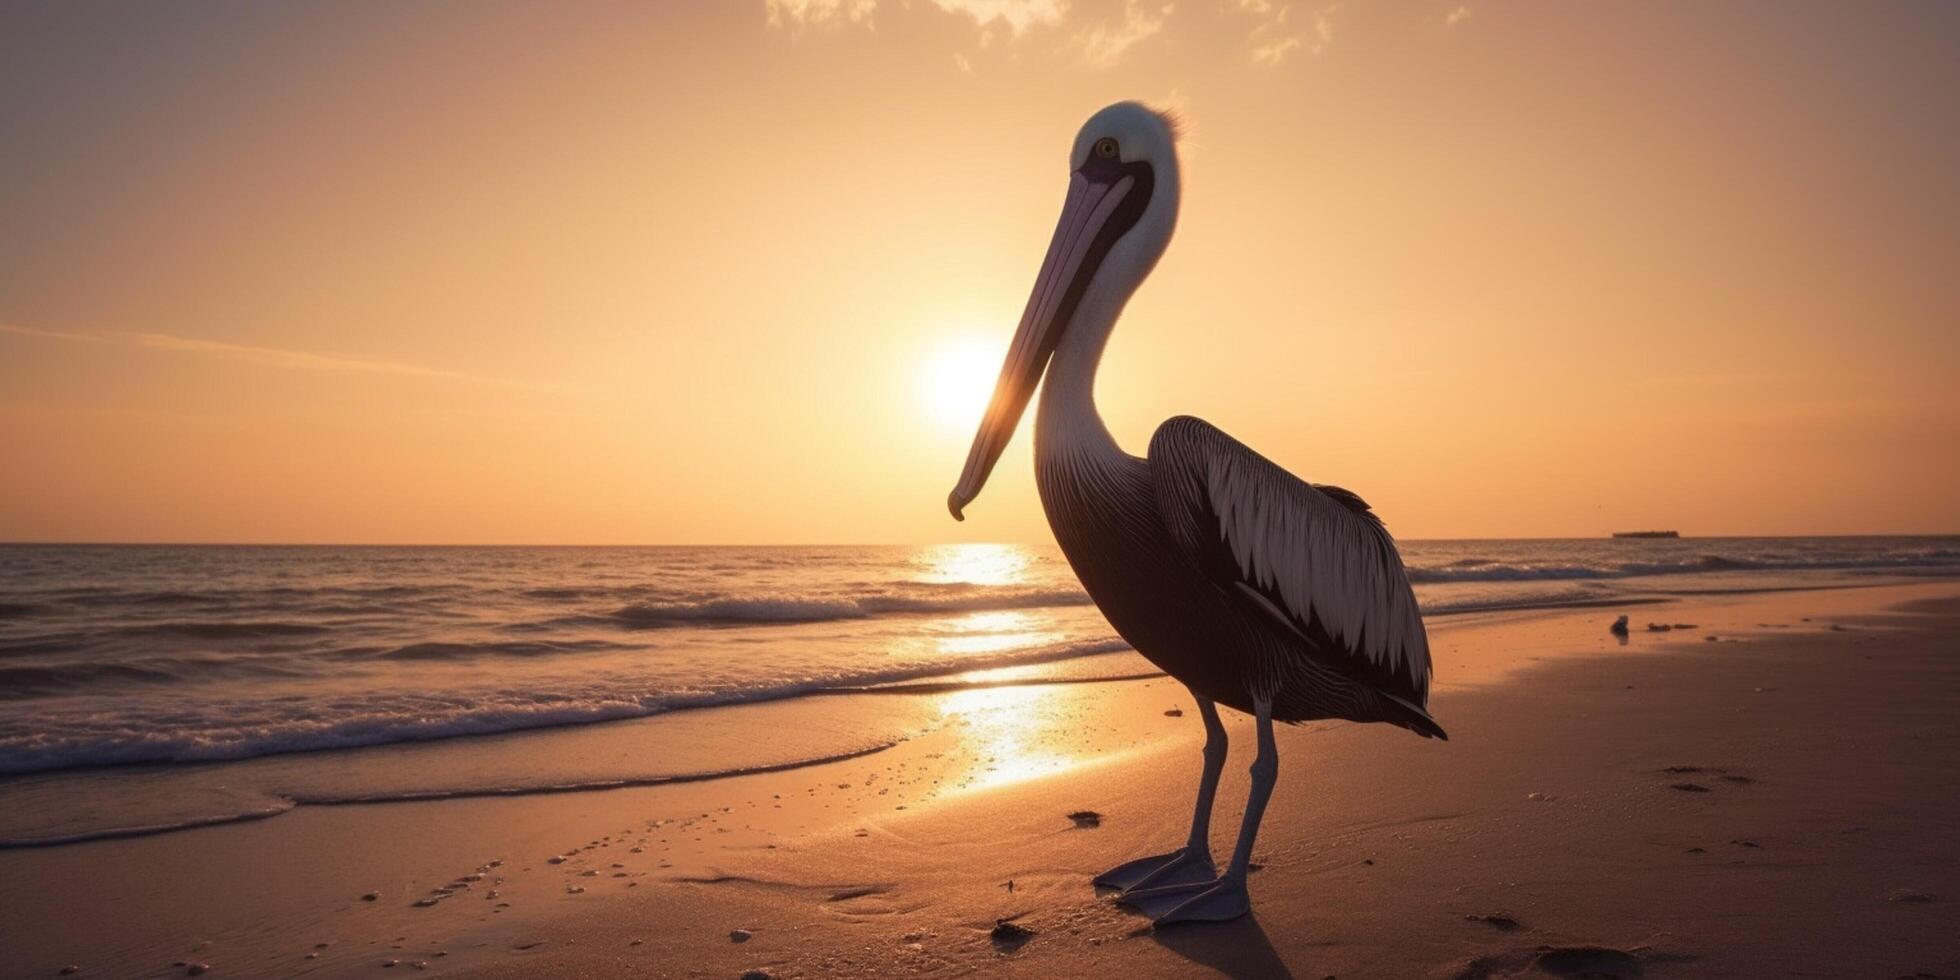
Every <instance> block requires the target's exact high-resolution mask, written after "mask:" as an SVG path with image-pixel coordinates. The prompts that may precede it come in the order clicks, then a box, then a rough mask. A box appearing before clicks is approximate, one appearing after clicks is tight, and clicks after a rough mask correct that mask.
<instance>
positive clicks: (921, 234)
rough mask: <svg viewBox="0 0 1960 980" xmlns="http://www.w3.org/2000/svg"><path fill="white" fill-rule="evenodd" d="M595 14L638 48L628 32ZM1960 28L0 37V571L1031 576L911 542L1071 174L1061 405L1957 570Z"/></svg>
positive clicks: (1021, 299)
mask: <svg viewBox="0 0 1960 980" xmlns="http://www.w3.org/2000/svg"><path fill="white" fill-rule="evenodd" d="M642 7H644V8H645V9H640V8H642ZM1956 51H1960V5H1953V4H1944V3H1919V4H1905V3H1858V4H1847V3H1829V4H1823V3H1819V4H1813V3H1793V2H1765V3H1760V4H1744V3H1728V2H1725V3H1671V4H1667V3H1638V4H1633V3H1629V4H1620V5H1611V6H1610V7H1609V5H1604V4H1580V3H1542V4H1539V3H1524V4H1511V3H1505V4H1498V3H1490V2H1479V0H1470V2H1467V3H1457V2H1439V3H1407V4H1397V3H1365V2H1358V0H1347V2H1339V3H1315V2H1305V0H1302V2H1292V3H1289V2H1284V0H1224V2H1220V0H1175V3H1171V2H1158V0H1148V2H1124V0H1117V2H1108V0H1074V2H1067V0H1047V2H1043V0H911V2H909V3H906V2H894V0H770V2H767V3H764V2H762V0H756V2H753V3H734V2H730V3H709V2H701V3H691V4H679V3H676V4H661V5H629V4H536V5H528V6H518V5H511V4H491V3H469V4H464V3H368V4H262V3H232V4H223V3H208V4H128V5H116V6H113V7H111V6H99V5H96V4H90V3H58V2H46V3H13V4H8V5H6V6H5V8H4V9H0V135H3V136H4V152H0V540H36V541H45V540H85V541H241V542H243V541H251V542H376V543H384V542H511V543H622V544H628V543H667V542H673V543H778V542H779V543H796V542H867V543H869V542H911V541H942V540H1014V541H1031V542H1033V541H1046V540H1049V532H1048V529H1047V527H1046V524H1045V522H1044V521H1043V519H1042V516H1041V511H1040V506H1039V502H1038V500H1037V499H1036V496H1035V492H1034V486H1033V482H1032V479H1031V477H1030V473H1029V471H1030V467H1029V455H1030V446H1031V442H1032V440H1031V439H1029V438H1028V435H1029V432H1028V425H1027V423H1024V424H1023V431H1022V432H1021V434H1020V435H1019V436H1018V437H1017V439H1016V441H1015V443H1014V445H1013V446H1012V447H1011V448H1010V449H1009V452H1008V455H1007V457H1006V458H1005V460H1004V461H1003V463H1002V465H1001V467H1000V470H999V471H998V472H997V474H996V475H995V477H994V478H993V480H992V482H991V483H990V484H989V486H988V488H987V490H986V492H985V493H984V494H983V495H982V496H981V497H980V499H979V500H978V501H976V502H975V503H974V504H973V505H972V506H971V507H970V508H969V509H968V512H967V515H968V519H967V521H966V523H964V524H956V523H954V522H953V521H952V520H951V518H950V517H948V515H947V513H946V509H945V498H946V493H947V491H948V490H949V489H950V488H951V487H952V485H953V482H954V480H955V479H956V477H957V476H958V474H959V470H960V467H961V465H962V463H963V462H964V459H965V454H966V449H967V444H968V442H969V440H970V439H971V436H972V422H973V420H974V419H975V418H977V416H978V413H979V410H980V403H979V402H980V399H982V398H984V395H985V394H986V386H989V385H990V384H991V378H992V375H993V374H994V372H995V371H996V370H997V369H998V367H999V359H1000V355H1001V352H1002V351H1004V350H1005V348H1006V345H1007V341H1008V338H1009V335H1010V333H1011V331H1012V330H1013V327H1014V324H1015V321H1016V320H1017V318H1018V316H1019V314H1020V311H1021V307H1022V305H1023V304H1024V303H1025V301H1026V299H1027V294H1028V290H1029V288H1030V287H1031V285H1032V284H1033V281H1034V275H1035V272H1036V268H1037V266H1038V265H1039V263H1040V260H1041V256H1042V250H1043V248H1044V247H1045V246H1046V243H1047V240H1048V234H1049V231H1050V230H1051V229H1052V227H1053V225H1054V221H1055V215H1056V212H1057V209H1058V207H1059V205H1060V203H1061V199H1062V194H1063V191H1064V189H1065V185H1066V174H1067V168H1068V161H1067V153H1068V150H1069V147H1070V144H1071V141H1072V140H1073V138H1074V135H1075V131H1076V128H1077V127H1078V126H1079V125H1080V124H1081V122H1082V121H1083V119H1085V118H1086V117H1087V116H1088V115H1089V114H1090V113H1091V112H1093V111H1094V110H1095V109H1097V108H1099V107H1101V106H1103V105H1104V104H1107V103H1109V102H1112V101H1116V100H1118V99H1123V98H1137V99H1141V100H1144V101H1147V102H1151V103H1153V104H1156V105H1160V106H1164V107H1168V108H1172V109H1175V110H1176V111H1178V112H1179V113H1180V114H1181V115H1182V116H1183V117H1184V118H1185V120H1186V121H1187V123H1188V133H1187V136H1186V138H1185V141H1184V143H1183V145H1182V155H1183V163H1184V200H1183V209H1182V218H1181V224H1180V226H1179V230H1178V233H1177V237H1176V238H1175V239H1174V240H1173V242H1172V244H1171V247H1170V251H1169V252H1168V254H1167V255H1166V257H1165V259H1164V261H1163V262H1162V264H1161V265H1160V266H1159V267H1158V271H1157V273H1156V275H1155V276H1154V277H1153V278H1152V279H1151V280H1150V281H1149V282H1148V283H1147V284H1146V285H1145V286H1144V287H1143V289H1142V290H1141V291H1140V292H1139V293H1138V295H1137V297H1136V299H1135V301H1134V302H1133V303H1132V304H1131V307H1130V310H1129V313H1128V315H1127V316H1126V317H1125V319H1124V320H1123V322H1122V323H1121V325H1120V326H1119V327H1118V328H1117V331H1116V333H1115V336H1114V339H1113V340H1112V342H1111V344H1110V350H1109V356H1108V357H1107V358H1106V359H1105V361H1104V364H1103V370H1102V374H1101V381H1100V387H1099V391H1100V401H1101V404H1102V406H1103V413H1104V415H1105V417H1106V418H1107V420H1108V422H1109V424H1110V427H1111V429H1112V431H1114V433H1115V434H1116V436H1117V438H1118V439H1119V441H1121V442H1122V443H1123V444H1124V445H1125V447H1126V448H1128V449H1130V450H1131V451H1132V452H1137V453H1141V452H1143V450H1144V448H1145V445H1146V443H1147V442H1148V439H1149V436H1150V433H1151V431H1152V430H1153V429H1154V427H1155V426H1156V425H1157V423H1158V422H1160V421H1161V420H1163V419H1164V418H1166V417H1169V416H1171V415H1177V414H1195V415H1200V416H1203V417H1205V418H1207V419H1209V420H1210V421H1212V422H1213V423H1215V424H1217V425H1219V426H1220V427H1221V428H1223V429H1225V430H1226V431H1228V432H1230V433H1232V434H1233V435H1235V436H1237V437H1238V438H1240V439H1241V440H1243V441H1245V442H1246V443H1248V444H1249V445H1251V446H1253V447H1254V448H1256V449H1259V450H1260V451H1261V452H1263V453H1265V454H1266V455H1268V456H1270V457H1272V458H1273V459H1275V460H1276V461H1278V462H1280V463H1282V464H1284V465H1286V466H1287V467H1288V468H1290V469H1292V470H1293V471H1294V472H1296V473H1298V474H1299V475H1301V476H1303V477H1305V478H1307V479H1310V480H1314V481H1316V482H1328V483H1338V484H1341V485H1344V486H1348V487H1350V488H1352V489H1354V490H1356V491H1357V492H1359V493H1361V494H1362V495H1363V496H1364V497H1366V498H1367V499H1368V500H1369V501H1370V502H1372V503H1373V504H1374V505H1375V506H1376V508H1377V510H1379V511H1380V512H1381V513H1383V514H1384V515H1385V517H1386V518H1387V520H1388V522H1389V526H1390V528H1391V530H1393V531H1394V532H1396V533H1397V534H1398V535H1399V536H1402V537H1414V538H1423V537H1481V536H1565V535H1575V536H1590V535H1601V534H1605V533H1606V532H1609V531H1612V530H1626V529H1634V528H1646V527H1666V528H1678V529H1680V530H1681V531H1682V532H1683V533H1686V534H1810V533H1868V532H1869V533H1894V532H1898V533H1909V532H1954V531H1960V451H1956V447H1960V178H1956V175H1957V174H1960V123H1956V120H1960V104H1956V103H1960V95H1957V93H1960V56H1956Z"/></svg>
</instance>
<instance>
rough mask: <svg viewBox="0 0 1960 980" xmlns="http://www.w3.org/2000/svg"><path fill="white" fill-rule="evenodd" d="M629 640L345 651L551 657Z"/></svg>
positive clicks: (414, 656) (382, 656)
mask: <svg viewBox="0 0 1960 980" xmlns="http://www.w3.org/2000/svg"><path fill="white" fill-rule="evenodd" d="M625 646H626V644H620V643H608V642H606V641H604V640H561V641H539V642H511V641H502V642H490V643H445V642H438V641H430V642H425V643H410V644H407V645H406V646H399V647H394V648H391V649H387V650H380V651H374V650H364V649H356V650H352V651H346V652H345V653H344V654H343V655H344V656H345V655H352V656H354V657H356V658H370V657H371V658H373V659H378V660H468V659H471V658H475V657H547V656H551V655H553V654H560V653H591V652H595V651H601V650H618V649H622V648H624V647H625Z"/></svg>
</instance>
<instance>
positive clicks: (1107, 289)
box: [947, 102, 1448, 925]
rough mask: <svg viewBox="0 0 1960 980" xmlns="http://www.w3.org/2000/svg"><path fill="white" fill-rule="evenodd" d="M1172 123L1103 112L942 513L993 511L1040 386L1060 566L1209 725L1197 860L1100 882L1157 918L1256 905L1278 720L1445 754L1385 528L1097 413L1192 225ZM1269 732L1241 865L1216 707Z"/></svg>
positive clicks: (1360, 504)
mask: <svg viewBox="0 0 1960 980" xmlns="http://www.w3.org/2000/svg"><path fill="white" fill-rule="evenodd" d="M1176 140H1177V127H1176V124H1175V123H1174V121H1173V120H1171V119H1170V118H1169V117H1167V116H1165V115H1163V114H1161V113H1159V112H1156V111H1154V110H1152V109H1149V108H1147V107H1145V106H1143V105H1141V104H1139V103H1135V102H1119V103H1117V104H1115V105H1112V106H1109V107H1107V108H1105V109H1103V110H1101V111H1099V112H1097V113H1096V114H1095V115H1093V116H1091V117H1090V118H1089V121H1088V123H1087V124H1086V125H1084V126H1083V127H1082V130H1081V132H1080V133H1078V134H1077V135H1076V137H1075V145H1074V148H1073V149H1072V150H1071V151H1070V154H1069V168H1070V173H1069V183H1068V196H1067V198H1066V199H1065V201H1064V203H1063V206H1062V216H1061V220H1060V221H1059V222H1058V223H1057V224H1056V226H1055V233H1054V237H1053V239H1052V240H1051V241H1050V242H1049V245H1048V254H1047V257H1046V258H1044V259H1043V260H1042V263H1041V271H1040V273H1039V274H1038V275H1037V276H1036V278H1035V285H1034V293H1033V295H1031V296H1030V297H1029V298H1028V305H1027V309H1026V311H1025V312H1023V313H1022V315H1021V323H1020V327H1019V328H1018V329H1017V331H1016V332H1015V335H1014V340H1013V343H1012V345H1011V346H1010V347H1009V349H1008V353H1007V360H1006V363H1005V364H1004V365H1003V366H1002V367H1001V372H1000V380H999V382H998V383H997V384H996V385H995V387H994V394H993V401H992V403H991V404H990V405H989V406H988V408H987V413H986V415H985V416H984V417H983V418H982V420H981V422H980V428H979V431H978V432H977V433H976V434H975V435H974V439H973V448H972V450H971V451H970V452H969V453H968V455H967V459H966V468H965V470H964V471H963V472H962V473H961V474H960V479H959V484H958V485H957V486H956V487H954V489H953V492H952V494H951V496H950V497H949V498H948V499H947V505H948V507H949V508H950V509H951V510H952V512H953V517H954V518H955V519H957V520H964V519H965V517H964V510H965V508H966V506H967V505H968V504H970V503H972V502H973V499H974V498H975V497H976V496H978V495H979V493H980V489H981V487H982V486H983V485H985V484H986V482H987V476H988V474H990V473H991V472H992V471H993V468H994V463H995V462H996V461H998V460H999V459H1000V454H1001V451H1002V450H1003V449H1005V448H1006V446H1007V442H1008V440H1009V439H1010V438H1011V437H1012V436H1013V434H1014V429H1015V427H1016V426H1017V425H1018V424H1019V422H1020V419H1021V414H1022V412H1023V411H1024V410H1025V409H1026V408H1027V404H1028V401H1029V399H1030V398H1031V397H1032V395H1033V392H1034V388H1035V385H1036V383H1037V382H1040V381H1042V380H1043V374H1044V371H1045V372H1046V383H1045V384H1044V385H1043V386H1042V389H1041V407H1040V408H1039V410H1038V411H1037V413H1036V415H1035V424H1034V455H1035V485H1036V487H1037V488H1038V489H1039V491H1040V494H1041V504H1042V508H1043V509H1044V510H1045V511H1046V512H1047V515H1048V523H1049V525H1050V526H1051V527H1053V529H1054V531H1055V540H1056V541H1057V543H1059V544H1060V545H1061V548H1062V553H1063V554H1064V555H1066V556H1067V557H1068V562H1069V565H1070V566H1071V567H1073V568H1074V570H1075V574H1076V575H1077V577H1079V578H1080V579H1081V580H1082V587H1083V588H1084V589H1085V590H1086V591H1087V592H1088V593H1089V596H1090V598H1092V599H1094V600H1095V603H1096V605H1097V607H1099V608H1100V609H1101V610H1102V613H1103V615H1104V616H1106V617H1108V619H1109V622H1110V625H1111V626H1112V627H1114V628H1115V630H1116V632H1117V633H1118V634H1119V635H1121V636H1122V637H1123V639H1124V640H1125V641H1126V642H1128V643H1129V644H1130V645H1131V646H1133V647H1135V648H1136V649H1137V651H1138V652H1140V653H1141V654H1143V656H1145V657H1147V658H1149V660H1150V661H1151V662H1152V663H1154V664H1156V665H1157V666H1158V667H1160V668H1162V669H1163V670H1164V671H1165V672H1166V673H1168V674H1170V675H1171V676H1172V677H1174V678H1176V679H1177V680H1179V681H1181V682H1183V683H1184V685H1185V686H1186V687H1187V688H1189V689H1190V691H1191V697H1192V698H1193V699H1194V700H1195V701H1196V702H1197V706H1198V714H1199V717H1201V718H1202V719H1203V720H1204V725H1205V747H1204V768H1203V770H1202V774H1201V776H1200V778H1199V780H1198V799H1197V812H1196V813H1195V814H1194V815H1193V817H1192V820H1191V834H1190V837H1189V838H1188V839H1187V840H1186V841H1185V843H1184V846H1183V847H1181V848H1179V849H1177V850H1175V851H1171V852H1170V853H1168V854H1159V855H1155V856H1153V857H1145V858H1139V859H1137V860H1134V861H1129V862H1127V863H1124V864H1122V865H1119V866H1117V867H1115V868H1112V869H1110V870H1109V871H1107V872H1104V873H1103V874H1102V875H1100V876H1098V877H1097V878H1096V879H1095V884H1096V885H1098V886H1103V887H1109V888H1114V889H1117V890H1118V891H1119V892H1120V894H1119V895H1118V900H1119V901H1122V902H1124V903H1126V904H1129V905H1132V906H1135V907H1138V908H1141V909H1143V910H1145V911H1146V912H1153V913H1156V912H1158V910H1162V911H1161V913H1160V914H1157V915H1156V923H1157V924H1158V925H1167V924H1170V923H1174V922H1186V921H1224V920H1227V919H1233V918H1237V917H1238V916H1241V915H1244V914H1245V913H1246V912H1247V911H1248V910H1249V909H1250V907H1251V900H1250V898H1249V896H1248V895H1247V892H1246V880H1245V879H1246V871H1247V865H1248V863H1249V862H1250V861H1251V859H1252V845H1253V840H1254V838H1255V837H1256V836H1257V834H1258V832H1259V822H1260V819H1261V817H1262V816H1264V814H1265V810H1266V801H1267V799H1268V797H1270V796H1271V794H1272V790H1273V784H1274V782H1275V780H1277V779H1278V776H1279V758H1278V747H1277V746H1276V744H1275V743H1274V740H1273V722H1275V721H1282V722H1290V723H1297V722H1303V721H1310V720H1314V719H1321V718H1338V719H1346V720H1349V721H1358V722H1372V721H1380V722H1387V723H1389V724H1392V725H1399V726H1401V727H1403V728H1407V729H1409V730H1410V731H1413V732H1415V733H1416V734H1418V735H1422V736H1424V737H1427V738H1439V739H1440V738H1447V737H1448V736H1446V735H1445V734H1444V733H1443V729H1442V726H1440V725H1438V724H1437V723H1436V721H1435V719H1433V718H1431V717H1430V716H1429V712H1428V708H1427V705H1428V700H1429V680H1430V667H1429V640H1428V637H1427V635H1426V634H1425V633H1424V631H1423V625H1422V619H1421V617H1420V616H1419V615H1418V614H1417V611H1416V603H1415V596H1414V595H1413V594H1412V593H1411V592H1410V590H1409V580H1408V575H1407V574H1406V573H1405V572H1404V571H1403V568H1402V558H1401V556H1400V555H1399V554H1398V553H1397V552H1396V550H1395V542H1394V540H1393V539H1392V538H1390V537H1389V534H1388V531H1387V529H1386V528H1385V527H1383V525H1382V522H1381V519H1380V518H1379V517H1377V516H1375V514H1374V512H1373V511H1372V510H1370V509H1369V507H1368V504H1367V503H1366V502H1365V501H1363V500H1362V499H1361V498H1360V497H1359V496H1357V495H1355V494H1353V493H1351V492H1349V491H1347V490H1343V489H1341V488H1339V487H1333V486H1327V485H1325V484H1314V483H1308V482H1306V481H1304V480H1301V479H1299V478H1298V477H1295V476H1294V475H1293V474H1291V473H1288V472H1287V471H1286V470H1284V469H1281V468H1280V467H1279V466H1278V465H1276V464H1274V463H1272V462H1271V461H1269V460H1267V459H1266V458H1265V457H1263V456H1261V455H1259V454H1258V453H1256V452H1253V451H1252V450H1251V449H1249V448H1247V447H1246V446H1245V445H1244V444H1242V443H1240V442H1239V441H1237V440H1235V439H1233V438H1232V437H1231V436H1228V435H1226V434H1225V433H1223V432H1221V431H1219V430H1218V429H1216V428H1214V427H1213V426H1211V425H1210V424H1209V423H1206V422H1204V421H1202V420H1199V419H1195V418H1190V417H1180V418H1174V419H1171V420H1170V421H1168V422H1165V423H1164V424H1163V425H1162V426H1160V427H1158V429H1157V432H1156V434H1155V435H1153V436H1151V438H1150V452H1149V455H1148V456H1146V457H1144V458H1141V459H1139V458H1137V457H1135V456H1131V455H1130V454H1128V453H1126V452H1124V451H1123V449H1122V448H1121V447H1119V446H1118V445H1117V444H1116V440H1115V439H1113V438H1111V436H1110V434H1109V430H1108V429H1107V428H1106V427H1105V426H1104V425H1103V422H1102V418H1101V416H1100V415H1099V414H1097V411H1096V403H1095V379H1096V366H1097V364H1098V362H1100V361H1101V360H1102V352H1103V347H1104V345H1105V344H1106V343H1107V342H1108V341H1109V334H1110V331H1111V329H1112V328H1114V327H1115V325H1116V320H1117V317H1118V316H1119V315H1120V314H1121V313H1122V311H1123V306H1124V304H1125V303H1127V302H1128V300H1129V298H1130V295H1131V294H1132V293H1134V292H1135V291H1136V289H1137V287H1138V286H1139V285H1141V284H1142V282H1143V280H1144V278H1145V277H1146V276H1148V275H1149V274H1150V271H1151V269H1152V268H1153V267H1154V266H1155V265H1156V264H1157V259H1158V258H1159V257H1160V256H1162V255H1163V253H1164V248H1165V246H1166V245H1168V244H1169V242H1170V238H1171V230H1172V228H1173V227H1174V226H1175V225H1176V223H1177V209H1178V164H1177V142H1176ZM1221 704H1222V705H1225V706H1227V707H1230V708H1235V709H1237V710H1239V711H1243V712H1248V713H1250V714H1251V715H1252V716H1253V718H1254V719H1255V720H1256V725H1257V733H1258V743H1259V749H1258V755H1257V758H1256V759H1255V760H1254V761H1253V763H1252V789H1251V792H1250V794H1249V795H1248V797H1247V800H1246V805H1245V818H1244V822H1243V823H1242V824H1241V826H1240V829H1239V837H1238V843H1237V845H1236V846H1235V847H1234V848H1233V849H1232V859H1231V862H1230V863H1229V864H1227V865H1226V867H1225V870H1224V872H1223V873H1222V874H1221V873H1219V871H1218V869H1217V865H1216V864H1215V862H1214V861H1213V859H1212V854H1211V843H1210V826H1211V808H1212V797H1213V795H1214V794H1215V793H1216V792H1217V789H1218V776H1219V772H1220V771H1221V770H1222V769H1223V768H1224V765H1225V750H1226V736H1225V728H1224V726H1223V725H1222V724H1221V723H1220V722H1219V718H1218V705H1221Z"/></svg>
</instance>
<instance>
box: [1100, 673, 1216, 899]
mask: <svg viewBox="0 0 1960 980" xmlns="http://www.w3.org/2000/svg"><path fill="white" fill-rule="evenodd" d="M1191 697H1192V698H1194V699H1196V701H1197V702H1198V714H1199V715H1200V716H1202V717H1203V718H1204V720H1205V770H1204V774H1203V775H1201V776H1199V777H1198V812H1197V813H1195V814H1193V815H1192V817H1191V836H1190V838H1189V839H1187V840H1186V841H1185V842H1184V846H1183V847H1181V848H1178V849H1177V850H1175V851H1172V852H1170V853H1169V854H1157V855H1153V856H1151V857H1147V858H1138V859H1136V860H1134V861H1127V862H1125V863H1123V864H1119V865H1117V866H1116V867H1113V868H1111V869H1109V870H1108V871H1105V872H1103V873H1102V874H1100V875H1097V876H1096V884H1097V885H1099V886H1101V887H1104V888H1115V889H1118V890H1120V891H1129V890H1130V889H1132V888H1148V887H1151V886H1154V885H1176V884H1185V883H1189V882H1200V883H1202V882H1208V881H1211V880H1212V879H1213V878H1214V877H1216V876H1217V875H1218V866H1217V865H1215V864H1213V863H1212V860H1211V801H1212V797H1214V796H1216V795H1217V793H1218V774H1219V772H1220V771H1222V770H1223V769H1224V768H1225V725H1224V724H1223V723H1221V722H1220V721H1219V720H1218V707H1217V706H1216V705H1214V704H1212V703H1211V702H1210V701H1209V700H1207V699H1205V698H1201V697H1198V694H1197V692H1196V691H1193V692H1192V693H1191Z"/></svg>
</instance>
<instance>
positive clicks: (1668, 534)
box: [1613, 531, 1681, 538]
mask: <svg viewBox="0 0 1960 980" xmlns="http://www.w3.org/2000/svg"><path fill="white" fill-rule="evenodd" d="M1613 536H1614V537H1616V538H1678V537H1680V536H1681V532H1679V531H1614V532H1613Z"/></svg>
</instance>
